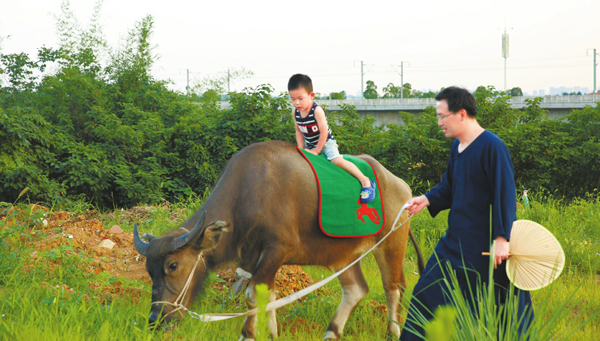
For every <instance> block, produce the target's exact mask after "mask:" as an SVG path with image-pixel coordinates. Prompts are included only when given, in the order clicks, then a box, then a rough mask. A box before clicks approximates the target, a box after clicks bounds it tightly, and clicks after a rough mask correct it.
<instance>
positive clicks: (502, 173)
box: [489, 141, 517, 240]
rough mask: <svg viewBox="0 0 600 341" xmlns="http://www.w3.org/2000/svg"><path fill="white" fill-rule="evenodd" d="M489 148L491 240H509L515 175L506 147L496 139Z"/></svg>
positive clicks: (514, 205) (513, 216)
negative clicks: (491, 195)
mask: <svg viewBox="0 0 600 341" xmlns="http://www.w3.org/2000/svg"><path fill="white" fill-rule="evenodd" d="M498 142H499V143H495V144H493V145H492V146H491V149H490V150H489V181H490V188H491V189H492V193H493V196H494V198H493V203H492V240H493V239H496V238H498V237H500V236H502V237H504V238H506V240H510V231H511V229H512V225H513V223H514V221H515V220H516V219H517V194H516V189H515V175H514V170H513V165H512V161H511V159H510V154H509V153H508V148H506V145H505V144H504V143H503V142H502V141H498Z"/></svg>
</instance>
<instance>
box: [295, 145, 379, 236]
mask: <svg viewBox="0 0 600 341" xmlns="http://www.w3.org/2000/svg"><path fill="white" fill-rule="evenodd" d="M298 151H299V152H300V154H301V155H302V156H304V159H305V160H306V161H307V162H308V163H309V164H310V165H311V167H312V169H313V171H314V173H315V177H316V180H317V187H318V189H319V225H320V226H321V230H322V231H323V233H325V234H326V235H328V236H330V237H340V238H348V237H368V236H373V235H376V234H377V233H379V232H381V229H382V228H383V225H384V223H385V215H384V211H383V203H382V201H381V195H380V192H379V182H378V180H377V175H376V174H375V170H374V169H373V166H371V164H370V163H369V162H367V161H366V160H364V159H362V158H360V157H356V156H351V155H342V156H343V157H344V159H346V160H348V161H350V162H352V163H353V164H355V165H356V166H357V167H358V169H360V171H361V172H362V173H363V174H364V175H365V176H367V177H369V179H371V180H374V181H375V182H377V188H376V190H375V200H373V201H371V202H370V203H368V204H363V203H361V202H360V191H361V188H362V186H361V184H360V182H359V181H358V180H357V179H356V178H355V177H353V176H352V175H350V174H349V173H348V172H346V171H345V170H344V169H342V168H340V167H338V166H336V165H334V164H333V163H331V162H330V161H327V158H326V157H325V155H324V154H321V155H319V156H316V155H314V154H312V153H309V152H307V151H304V150H302V149H298Z"/></svg>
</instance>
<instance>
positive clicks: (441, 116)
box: [437, 113, 455, 121]
mask: <svg viewBox="0 0 600 341" xmlns="http://www.w3.org/2000/svg"><path fill="white" fill-rule="evenodd" d="M454 114H455V113H450V114H447V115H437V118H438V121H445V120H446V118H448V116H450V115H454Z"/></svg>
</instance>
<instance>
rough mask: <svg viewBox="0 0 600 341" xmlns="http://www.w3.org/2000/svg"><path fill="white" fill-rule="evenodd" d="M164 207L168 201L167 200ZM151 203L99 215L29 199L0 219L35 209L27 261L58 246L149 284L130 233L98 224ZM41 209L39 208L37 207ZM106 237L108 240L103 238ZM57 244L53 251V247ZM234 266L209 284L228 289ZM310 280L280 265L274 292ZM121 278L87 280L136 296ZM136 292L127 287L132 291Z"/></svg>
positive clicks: (144, 214) (93, 265)
mask: <svg viewBox="0 0 600 341" xmlns="http://www.w3.org/2000/svg"><path fill="white" fill-rule="evenodd" d="M166 208H167V209H168V206H166ZM155 209H165V206H164V205H163V206H159V207H158V208H156V207H153V206H136V207H134V208H132V209H130V210H122V211H118V213H117V215H116V216H115V214H114V213H110V214H107V215H103V216H102V215H99V214H98V213H97V212H93V211H89V212H86V213H84V214H81V215H73V214H72V213H69V212H65V211H57V212H50V210H48V209H47V208H45V207H42V206H38V205H30V206H29V207H28V208H27V209H24V210H19V209H18V208H15V207H13V208H10V209H7V210H4V211H2V212H1V213H0V221H2V222H3V223H4V224H2V225H4V226H14V225H15V224H18V223H22V224H23V223H24V222H25V221H26V220H27V219H25V218H26V217H27V216H33V215H34V212H36V211H37V213H36V214H37V215H36V216H37V217H39V216H41V218H36V219H35V221H33V222H32V221H27V222H25V223H27V224H28V225H30V226H31V225H34V226H35V227H34V228H33V229H32V230H30V231H31V233H30V234H29V235H26V234H23V235H21V239H22V241H23V242H29V241H31V242H32V244H33V247H34V251H33V252H32V253H31V254H30V257H31V259H30V260H31V262H30V263H31V264H30V266H31V267H32V266H33V263H35V261H36V260H37V259H38V257H40V255H42V254H44V255H47V252H62V253H64V254H67V255H69V256H70V255H85V256H87V257H90V258H91V261H90V262H89V263H88V264H87V265H86V268H87V270H88V271H90V272H93V273H95V274H99V273H101V272H103V271H105V272H107V273H108V274H110V275H111V276H116V277H121V278H124V279H127V280H139V281H142V282H144V283H147V284H151V280H150V277H149V276H148V274H147V272H146V269H145V257H143V256H141V255H139V254H138V253H137V251H136V250H135V247H134V245H133V234H132V233H126V232H122V230H121V231H120V228H114V226H103V224H102V222H101V221H100V219H103V218H107V219H108V220H111V221H114V220H115V219H116V220H117V221H123V222H128V223H130V222H133V221H140V220H142V219H148V213H149V212H150V211H151V210H155ZM40 210H41V211H43V212H40ZM177 214H180V213H177V212H175V213H170V216H172V217H176V216H177ZM103 241H105V242H104V243H108V244H109V246H110V245H112V243H114V245H112V248H105V247H101V246H100V244H101V243H102V242H103ZM107 241H110V242H112V243H110V242H107ZM57 250H58V251H57ZM44 261H48V263H49V264H48V266H49V267H50V268H51V269H54V268H55V267H56V266H60V261H58V260H57V261H56V262H54V261H53V260H52V259H48V258H47V257H45V258H44ZM234 273H235V268H230V269H219V270H218V271H217V275H218V276H219V277H220V278H221V279H223V282H217V283H215V284H213V288H214V289H216V290H221V291H225V290H226V291H230V288H231V287H232V286H233V284H234V283H235V281H236V280H235V277H234ZM312 283H313V280H312V278H311V277H310V275H308V274H307V273H306V272H304V271H303V270H302V268H301V267H300V266H284V267H282V268H281V269H279V271H278V272H277V276H276V286H277V296H278V297H282V296H287V295H289V294H291V293H293V292H296V291H298V290H300V289H302V288H305V287H307V286H309V285H311V284H312ZM122 284H123V283H122V282H120V281H118V280H117V281H114V282H113V283H111V285H110V286H107V285H106V284H100V283H96V282H91V283H90V284H89V286H90V289H93V288H97V289H98V290H100V291H102V292H103V293H104V294H105V295H106V299H107V300H109V299H110V296H112V295H123V294H124V293H127V294H128V295H129V296H132V297H139V295H140V290H139V289H133V288H127V287H124V286H122ZM60 290H63V291H64V290H66V292H69V290H70V288H68V287H66V288H65V287H62V288H60ZM132 290H133V291H136V292H131V291H132Z"/></svg>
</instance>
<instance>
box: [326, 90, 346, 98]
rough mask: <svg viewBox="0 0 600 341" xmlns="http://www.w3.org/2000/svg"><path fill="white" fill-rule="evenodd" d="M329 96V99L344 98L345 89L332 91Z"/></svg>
mask: <svg viewBox="0 0 600 341" xmlns="http://www.w3.org/2000/svg"><path fill="white" fill-rule="evenodd" d="M329 97H330V99H346V91H343V90H342V91H340V92H332V93H330V94H329Z"/></svg>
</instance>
